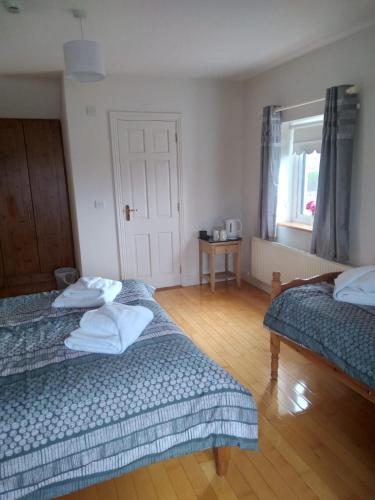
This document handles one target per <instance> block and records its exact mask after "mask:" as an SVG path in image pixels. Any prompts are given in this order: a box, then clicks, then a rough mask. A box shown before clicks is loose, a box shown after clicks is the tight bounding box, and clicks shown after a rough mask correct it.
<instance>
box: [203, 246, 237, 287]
mask: <svg viewBox="0 0 375 500" xmlns="http://www.w3.org/2000/svg"><path fill="white" fill-rule="evenodd" d="M241 244H242V239H240V238H239V239H237V240H227V241H211V240H201V239H199V280H200V284H202V282H203V279H204V278H206V279H208V280H209V283H210V286H211V291H212V292H214V291H215V283H216V280H217V279H220V278H225V279H226V280H228V279H232V280H233V279H235V280H236V281H237V286H238V288H241ZM204 252H205V253H207V255H208V258H209V269H210V272H209V273H206V274H204V273H203V253H204ZM223 254H224V255H225V271H224V272H220V273H218V272H216V256H217V255H223ZM230 254H232V255H233V259H234V270H233V271H229V268H228V255H230Z"/></svg>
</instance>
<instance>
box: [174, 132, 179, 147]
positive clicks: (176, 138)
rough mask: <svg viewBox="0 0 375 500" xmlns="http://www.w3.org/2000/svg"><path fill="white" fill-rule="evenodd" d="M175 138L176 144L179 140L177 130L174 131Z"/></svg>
mask: <svg viewBox="0 0 375 500" xmlns="http://www.w3.org/2000/svg"><path fill="white" fill-rule="evenodd" d="M174 138H175V141H176V144H177V142H178V135H177V132H175V133H174Z"/></svg>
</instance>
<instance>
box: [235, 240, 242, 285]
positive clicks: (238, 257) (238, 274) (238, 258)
mask: <svg viewBox="0 0 375 500" xmlns="http://www.w3.org/2000/svg"><path fill="white" fill-rule="evenodd" d="M236 281H237V287H238V288H241V250H240V247H239V248H238V253H236Z"/></svg>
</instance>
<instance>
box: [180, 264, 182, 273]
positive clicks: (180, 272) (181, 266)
mask: <svg viewBox="0 0 375 500" xmlns="http://www.w3.org/2000/svg"><path fill="white" fill-rule="evenodd" d="M180 274H182V266H181V265H180Z"/></svg>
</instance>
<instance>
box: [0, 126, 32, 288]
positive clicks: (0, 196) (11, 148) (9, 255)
mask: <svg viewBox="0 0 375 500" xmlns="http://www.w3.org/2000/svg"><path fill="white" fill-rule="evenodd" d="M0 245H1V249H2V264H3V273H4V276H5V280H6V283H7V284H9V283H12V282H13V281H14V282H22V280H23V276H25V275H28V276H30V275H33V274H34V273H38V272H39V271H40V266H39V258H38V246H37V241H36V233H35V223H34V216H33V206H32V197H31V190H30V182H29V172H28V168H27V160H26V154H25V144H24V136H23V129H22V121H21V120H11V119H9V120H8V119H3V120H0Z"/></svg>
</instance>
